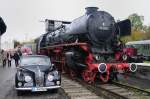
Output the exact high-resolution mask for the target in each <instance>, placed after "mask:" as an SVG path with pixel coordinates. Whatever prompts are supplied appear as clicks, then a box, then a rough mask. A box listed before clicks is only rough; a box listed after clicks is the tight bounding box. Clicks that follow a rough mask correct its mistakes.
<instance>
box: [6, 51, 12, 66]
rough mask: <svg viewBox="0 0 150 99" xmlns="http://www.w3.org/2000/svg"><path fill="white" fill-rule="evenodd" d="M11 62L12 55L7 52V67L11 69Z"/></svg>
mask: <svg viewBox="0 0 150 99" xmlns="http://www.w3.org/2000/svg"><path fill="white" fill-rule="evenodd" d="M11 60H12V55H11V52H10V51H9V52H8V53H7V61H8V67H11Z"/></svg>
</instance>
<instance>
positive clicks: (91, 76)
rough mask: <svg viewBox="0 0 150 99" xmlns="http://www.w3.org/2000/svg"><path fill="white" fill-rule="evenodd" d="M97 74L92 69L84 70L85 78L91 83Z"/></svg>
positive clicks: (83, 76) (83, 75)
mask: <svg viewBox="0 0 150 99" xmlns="http://www.w3.org/2000/svg"><path fill="white" fill-rule="evenodd" d="M95 76H96V73H94V72H92V71H86V70H85V71H83V72H82V78H83V80H84V81H86V82H89V83H92V82H94V80H95Z"/></svg>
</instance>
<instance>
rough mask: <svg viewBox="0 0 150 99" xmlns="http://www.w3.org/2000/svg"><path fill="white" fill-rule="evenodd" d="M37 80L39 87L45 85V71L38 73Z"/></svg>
mask: <svg viewBox="0 0 150 99" xmlns="http://www.w3.org/2000/svg"><path fill="white" fill-rule="evenodd" d="M35 82H36V86H37V87H43V86H44V73H43V72H39V73H36V75H35Z"/></svg>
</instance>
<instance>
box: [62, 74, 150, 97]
mask: <svg viewBox="0 0 150 99" xmlns="http://www.w3.org/2000/svg"><path fill="white" fill-rule="evenodd" d="M64 78H65V79H64ZM66 78H67V77H66V76H64V77H63V79H62V85H63V84H64V83H66V84H64V85H65V86H63V88H64V90H65V92H66V93H67V95H68V96H70V98H71V99H95V98H96V99H150V92H149V91H146V90H143V89H139V88H136V87H133V86H129V85H125V84H121V83H118V82H112V83H111V84H100V83H98V82H97V83H96V84H88V83H85V82H83V80H81V79H79V78H76V79H75V80H71V79H67V80H66ZM94 93H95V94H94ZM98 96H99V97H98ZM80 97H81V98H80ZM100 97H101V98H100Z"/></svg>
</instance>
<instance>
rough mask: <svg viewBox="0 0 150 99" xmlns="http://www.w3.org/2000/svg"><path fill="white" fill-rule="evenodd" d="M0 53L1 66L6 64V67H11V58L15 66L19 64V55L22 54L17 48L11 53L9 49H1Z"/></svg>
mask: <svg viewBox="0 0 150 99" xmlns="http://www.w3.org/2000/svg"><path fill="white" fill-rule="evenodd" d="M1 55H2V63H3V68H4V67H6V65H8V67H11V62H12V59H14V60H15V65H16V67H17V66H18V65H19V60H20V57H21V56H22V53H21V51H20V50H17V51H15V52H14V53H12V52H11V51H5V50H1Z"/></svg>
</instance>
